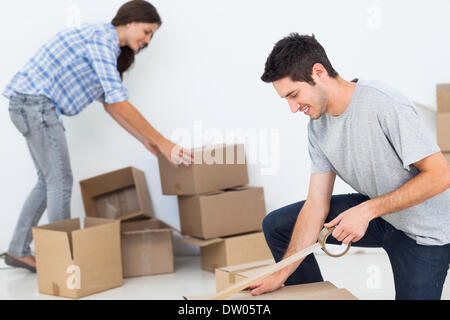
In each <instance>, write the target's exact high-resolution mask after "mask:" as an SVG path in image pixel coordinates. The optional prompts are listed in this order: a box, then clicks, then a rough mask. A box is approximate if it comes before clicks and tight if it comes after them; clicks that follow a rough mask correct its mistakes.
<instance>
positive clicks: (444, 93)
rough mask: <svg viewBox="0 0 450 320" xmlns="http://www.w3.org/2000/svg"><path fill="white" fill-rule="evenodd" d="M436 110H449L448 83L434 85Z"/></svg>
mask: <svg viewBox="0 0 450 320" xmlns="http://www.w3.org/2000/svg"><path fill="white" fill-rule="evenodd" d="M436 98H437V112H450V83H443V84H438V85H437V86H436Z"/></svg>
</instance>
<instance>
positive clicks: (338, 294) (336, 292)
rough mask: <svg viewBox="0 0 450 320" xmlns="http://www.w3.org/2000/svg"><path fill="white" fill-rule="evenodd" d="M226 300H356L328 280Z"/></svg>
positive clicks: (239, 295) (249, 293) (204, 297)
mask: <svg viewBox="0 0 450 320" xmlns="http://www.w3.org/2000/svg"><path fill="white" fill-rule="evenodd" d="M213 296H214V294H208V295H201V296H194V297H183V298H184V299H185V300H209V299H211V298H212V297H213ZM226 300H358V298H356V297H355V296H354V295H353V294H351V293H350V292H349V291H348V290H346V289H339V288H336V286H335V285H334V284H332V283H331V282H329V281H325V282H315V283H307V284H299V285H292V286H284V287H282V288H280V289H278V290H275V291H272V292H269V293H265V294H262V295H259V296H252V295H251V291H250V290H245V291H241V292H239V293H237V294H235V295H233V296H231V297H229V298H228V299H226Z"/></svg>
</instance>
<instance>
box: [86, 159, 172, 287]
mask: <svg viewBox="0 0 450 320" xmlns="http://www.w3.org/2000/svg"><path fill="white" fill-rule="evenodd" d="M80 187H81V195H82V197H83V204H84V208H85V211H86V216H88V217H99V218H106V219H116V220H120V222H121V223H120V231H121V232H120V237H121V251H122V266H123V277H124V278H126V277H134V276H143V275H152V274H160V273H169V272H173V271H174V263H173V243H172V228H171V227H170V226H169V225H167V224H166V223H164V222H162V221H161V220H158V219H156V218H154V212H153V208H152V204H151V200H150V193H149V191H148V187H147V181H146V179H145V173H144V172H142V171H140V170H138V169H136V168H133V167H128V168H124V169H121V170H117V171H113V172H109V173H106V174H103V175H99V176H96V177H93V178H90V179H87V180H83V181H80Z"/></svg>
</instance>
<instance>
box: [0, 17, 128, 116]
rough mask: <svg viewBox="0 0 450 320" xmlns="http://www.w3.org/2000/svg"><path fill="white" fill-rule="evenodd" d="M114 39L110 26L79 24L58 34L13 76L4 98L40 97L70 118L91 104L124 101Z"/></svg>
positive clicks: (116, 37) (117, 53)
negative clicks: (46, 98)
mask: <svg viewBox="0 0 450 320" xmlns="http://www.w3.org/2000/svg"><path fill="white" fill-rule="evenodd" d="M119 54H120V47H119V38H118V35H117V31H116V29H115V27H114V26H113V25H112V24H110V23H106V24H83V25H81V26H79V27H75V28H69V29H66V30H63V31H61V32H59V33H58V34H57V35H55V36H54V37H53V38H52V39H50V41H48V42H47V43H46V44H44V45H43V46H42V47H41V48H40V49H39V50H38V52H37V53H36V54H35V55H34V56H33V57H32V58H31V59H30V60H29V61H28V63H27V64H26V65H25V66H24V67H23V68H22V69H21V70H20V71H19V72H18V73H17V74H16V75H15V76H14V77H13V79H12V80H11V82H10V83H9V84H8V85H7V87H6V90H5V91H4V92H3V95H4V96H5V97H7V98H8V99H9V98H10V97H12V96H13V95H15V94H16V93H24V94H34V95H44V96H47V97H48V98H50V99H51V100H52V101H53V103H54V104H55V106H56V111H57V114H58V117H59V116H60V115H61V114H64V115H67V116H74V115H76V114H78V113H80V112H81V111H82V110H83V109H84V108H85V107H86V106H87V105H88V104H90V103H91V102H93V101H94V100H98V101H100V102H106V103H116V102H121V101H125V100H128V90H127V89H126V88H125V87H124V85H123V83H122V80H121V79H120V74H119V72H118V71H117V58H118V56H119Z"/></svg>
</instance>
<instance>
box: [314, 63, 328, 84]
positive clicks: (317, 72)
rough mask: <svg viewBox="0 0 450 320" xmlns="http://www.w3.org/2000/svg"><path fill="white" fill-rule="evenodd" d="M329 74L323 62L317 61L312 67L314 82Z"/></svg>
mask: <svg viewBox="0 0 450 320" xmlns="http://www.w3.org/2000/svg"><path fill="white" fill-rule="evenodd" d="M327 74H328V72H327V70H326V69H325V68H324V66H323V65H322V64H321V63H315V64H314V65H313V67H312V78H313V80H314V82H317V81H316V80H320V79H323V77H324V76H326V75H327Z"/></svg>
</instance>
